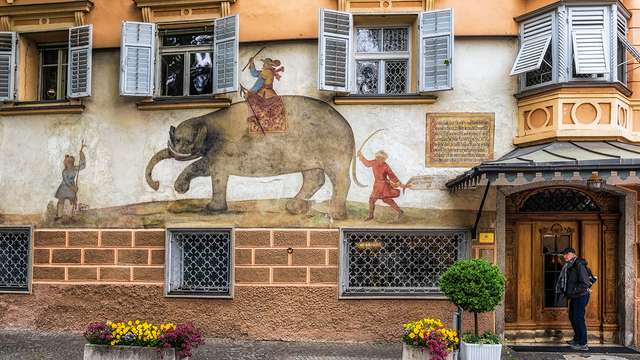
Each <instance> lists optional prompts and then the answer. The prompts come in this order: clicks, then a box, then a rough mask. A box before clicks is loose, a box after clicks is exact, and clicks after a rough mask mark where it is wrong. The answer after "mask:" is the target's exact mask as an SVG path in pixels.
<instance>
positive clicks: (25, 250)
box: [0, 227, 33, 293]
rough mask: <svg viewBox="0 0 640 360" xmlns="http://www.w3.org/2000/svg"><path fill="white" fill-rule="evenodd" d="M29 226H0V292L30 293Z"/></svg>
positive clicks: (31, 247)
mask: <svg viewBox="0 0 640 360" xmlns="http://www.w3.org/2000/svg"><path fill="white" fill-rule="evenodd" d="M32 249H33V240H32V231H31V228H30V227H0V293H2V292H9V293H30V292H31V265H32V256H31V254H32Z"/></svg>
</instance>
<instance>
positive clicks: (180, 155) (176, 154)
mask: <svg viewBox="0 0 640 360" xmlns="http://www.w3.org/2000/svg"><path fill="white" fill-rule="evenodd" d="M167 147H168V148H169V152H171V155H172V156H173V157H174V158H176V159H178V158H188V157H191V156H193V154H185V153H181V152H179V151H177V150H176V149H175V148H174V147H173V143H171V139H169V141H167Z"/></svg>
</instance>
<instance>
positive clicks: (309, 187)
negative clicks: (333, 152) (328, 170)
mask: <svg viewBox="0 0 640 360" xmlns="http://www.w3.org/2000/svg"><path fill="white" fill-rule="evenodd" d="M322 185H324V171H323V170H322V169H311V170H305V171H303V172H302V187H301V188H300V191H298V194H297V195H296V196H295V197H294V198H293V199H291V200H289V201H288V202H287V205H286V208H287V211H288V212H289V213H291V214H304V213H306V212H307V211H309V199H310V198H311V197H312V196H313V194H315V193H316V192H317V191H318V190H320V188H321V187H322Z"/></svg>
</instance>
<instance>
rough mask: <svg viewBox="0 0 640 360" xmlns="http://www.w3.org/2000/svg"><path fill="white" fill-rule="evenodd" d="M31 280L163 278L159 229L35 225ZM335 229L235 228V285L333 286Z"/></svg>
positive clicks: (156, 281) (138, 280) (144, 280)
mask: <svg viewBox="0 0 640 360" xmlns="http://www.w3.org/2000/svg"><path fill="white" fill-rule="evenodd" d="M34 236H35V237H34V261H33V263H34V265H33V266H34V271H33V281H34V283H96V284H100V283H122V282H127V283H145V284H163V283H164V259H165V249H164V244H165V232H164V230H158V229H154V230H123V229H117V230H101V229H86V230H82V229H77V230H60V229H50V230H49V229H37V230H35V234H34ZM338 244H339V231H338V230H326V229H323V230H316V229H299V230H298V229H236V230H235V249H234V261H235V269H234V275H235V283H236V285H239V286H289V285H291V286H336V285H337V282H338V275H337V274H338V254H339V251H338Z"/></svg>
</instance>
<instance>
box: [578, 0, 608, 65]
mask: <svg viewBox="0 0 640 360" xmlns="http://www.w3.org/2000/svg"><path fill="white" fill-rule="evenodd" d="M605 12H606V8H604V7H575V8H571V12H570V19H569V21H570V24H571V39H572V45H573V60H574V62H575V66H576V72H575V73H576V74H608V73H609V60H608V58H609V53H608V50H609V49H608V46H607V43H608V41H609V40H608V32H607V31H606V29H607V28H606V26H605V19H606V13H605Z"/></svg>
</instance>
